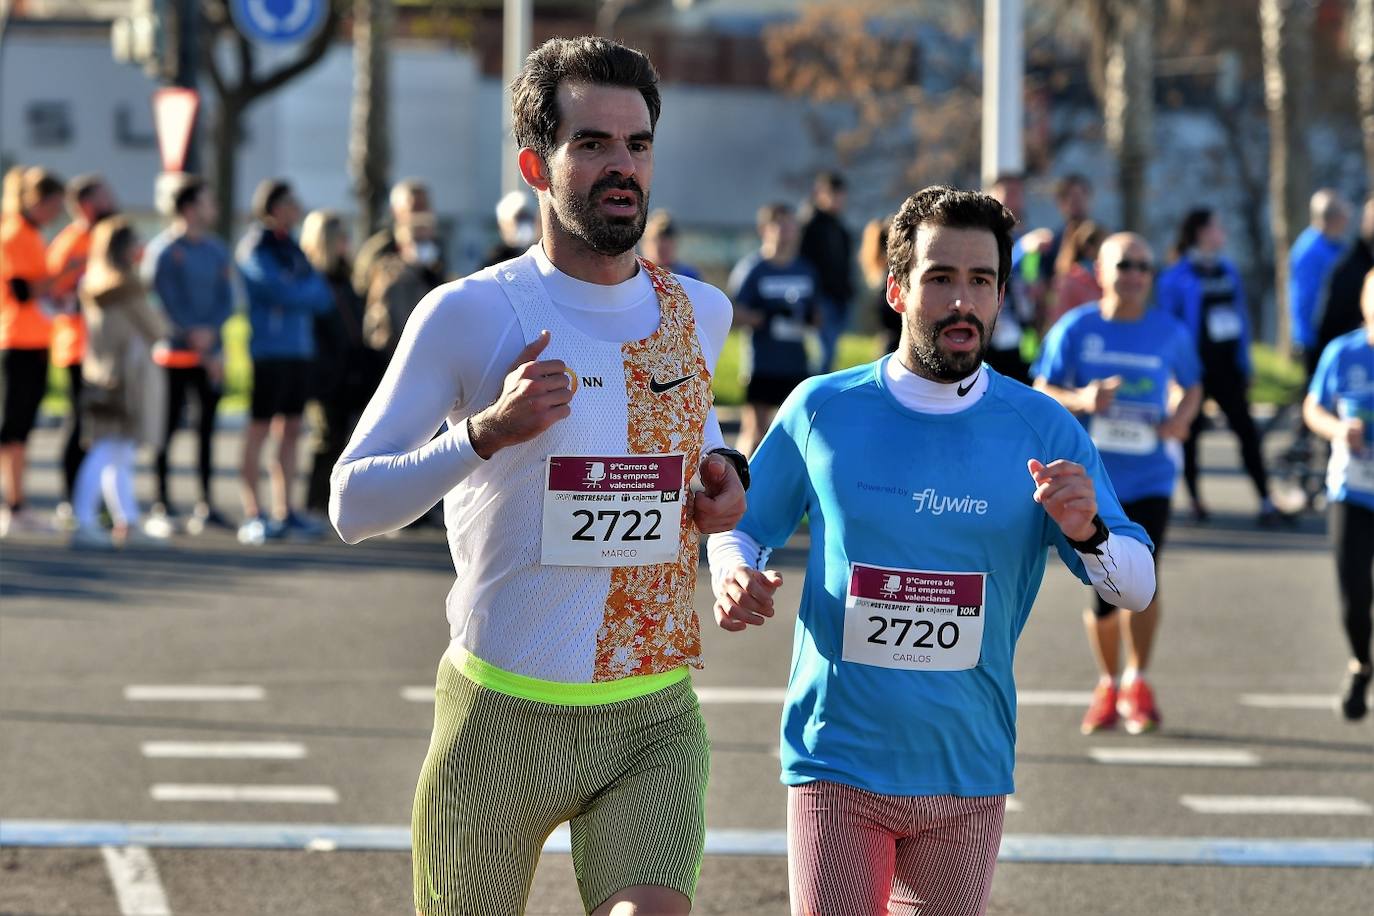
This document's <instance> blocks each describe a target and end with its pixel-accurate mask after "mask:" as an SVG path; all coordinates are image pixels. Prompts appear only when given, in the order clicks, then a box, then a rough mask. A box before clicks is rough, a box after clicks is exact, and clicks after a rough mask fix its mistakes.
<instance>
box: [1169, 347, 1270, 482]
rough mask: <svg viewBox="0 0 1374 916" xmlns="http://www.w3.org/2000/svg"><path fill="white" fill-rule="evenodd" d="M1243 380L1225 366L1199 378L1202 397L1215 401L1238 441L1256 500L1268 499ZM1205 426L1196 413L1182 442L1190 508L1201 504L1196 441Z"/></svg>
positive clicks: (1237, 371)
mask: <svg viewBox="0 0 1374 916" xmlns="http://www.w3.org/2000/svg"><path fill="white" fill-rule="evenodd" d="M1246 386H1247V382H1246V378H1245V376H1244V375H1243V374H1241V371H1240V370H1239V369H1236V368H1234V367H1229V366H1228V367H1225V368H1217V369H1215V370H1214V369H1212V368H1210V367H1209V368H1208V370H1207V371H1206V372H1204V373H1203V376H1202V391H1203V397H1204V398H1211V399H1212V400H1213V401H1216V403H1217V407H1219V408H1221V412H1222V413H1223V414H1224V415H1225V416H1226V425H1228V426H1230V427H1231V432H1233V433H1235V434H1236V438H1238V439H1239V440H1240V457H1241V461H1242V463H1243V464H1244V465H1245V473H1246V474H1247V475H1249V477H1250V481H1251V482H1252V483H1253V484H1254V485H1255V492H1256V493H1258V494H1259V497H1260V499H1268V498H1269V474H1268V472H1266V471H1265V469H1264V456H1263V455H1262V454H1260V435H1259V430H1258V429H1256V428H1255V421H1254V418H1252V417H1251V416H1250V396H1249V392H1248V391H1247V390H1246ZM1205 423H1206V420H1204V419H1203V416H1202V412H1201V411H1198V416H1197V419H1196V420H1194V421H1193V429H1192V432H1191V433H1190V434H1189V436H1188V438H1187V440H1186V441H1185V442H1184V443H1183V482H1184V483H1186V484H1187V485H1188V495H1189V496H1190V497H1192V500H1193V505H1194V506H1199V505H1201V504H1202V497H1201V494H1200V493H1199V492H1198V470H1199V469H1198V463H1197V439H1198V434H1199V433H1201V432H1202V427H1203V425H1204V424H1205Z"/></svg>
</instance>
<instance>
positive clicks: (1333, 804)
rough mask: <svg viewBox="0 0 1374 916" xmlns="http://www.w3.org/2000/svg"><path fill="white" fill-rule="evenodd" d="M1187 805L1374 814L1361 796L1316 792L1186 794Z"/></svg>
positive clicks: (1212, 809)
mask: <svg viewBox="0 0 1374 916" xmlns="http://www.w3.org/2000/svg"><path fill="white" fill-rule="evenodd" d="M1180 801H1182V802H1183V805H1184V807H1186V808H1188V809H1189V810H1191V811H1196V812H1198V813H1199V814H1335V815H1351V816H1356V817H1358V816H1361V815H1367V814H1374V808H1371V807H1370V806H1369V805H1368V804H1367V803H1365V802H1362V801H1360V800H1359V799H1358V798H1340V797H1337V796H1317V795H1184V796H1183V797H1182V798H1181V799H1180Z"/></svg>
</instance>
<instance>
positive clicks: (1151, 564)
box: [1076, 532, 1155, 611]
mask: <svg viewBox="0 0 1374 916" xmlns="http://www.w3.org/2000/svg"><path fill="white" fill-rule="evenodd" d="M1076 552H1077V553H1078V556H1079V558H1080V559H1081V560H1082V561H1083V568H1084V569H1086V570H1087V572H1088V579H1089V580H1091V581H1092V584H1093V588H1095V589H1097V593H1098V594H1099V595H1101V596H1102V600H1103V601H1106V602H1107V603H1108V604H1111V605H1113V606H1115V607H1121V608H1126V609H1127V610H1131V611H1143V610H1145V608H1147V607H1149V606H1150V602H1151V601H1153V600H1154V597H1155V559H1154V555H1153V554H1151V553H1150V548H1148V547H1146V546H1145V545H1144V544H1143V543H1141V542H1140V541H1137V540H1136V539H1135V538H1133V537H1125V536H1123V535H1118V534H1116V533H1115V532H1109V533H1108V535H1107V540H1106V541H1105V542H1104V543H1102V544H1101V545H1099V546H1098V548H1097V550H1096V551H1086V552H1085V551H1082V550H1079V551H1076Z"/></svg>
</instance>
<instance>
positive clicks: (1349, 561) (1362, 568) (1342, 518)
mask: <svg viewBox="0 0 1374 916" xmlns="http://www.w3.org/2000/svg"><path fill="white" fill-rule="evenodd" d="M1327 521H1328V530H1329V531H1330V533H1331V546H1332V548H1333V549H1334V550H1335V553H1336V584H1337V585H1338V586H1339V587H1340V593H1341V623H1343V624H1344V625H1345V636H1346V639H1348V640H1350V654H1351V655H1352V656H1354V658H1355V660H1356V661H1358V662H1359V663H1360V664H1361V665H1363V666H1364V667H1366V668H1368V667H1369V643H1370V606H1371V605H1374V511H1370V510H1369V509H1366V508H1365V507H1363V506H1356V505H1353V504H1352V503H1348V502H1333V503H1332V504H1331V507H1330V509H1329V511H1328V515H1327Z"/></svg>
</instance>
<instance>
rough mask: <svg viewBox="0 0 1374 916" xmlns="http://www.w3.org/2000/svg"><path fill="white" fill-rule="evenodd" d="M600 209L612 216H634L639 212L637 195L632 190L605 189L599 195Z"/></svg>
mask: <svg viewBox="0 0 1374 916" xmlns="http://www.w3.org/2000/svg"><path fill="white" fill-rule="evenodd" d="M600 203H601V209H602V210H604V211H606V212H607V213H609V214H611V215H612V216H635V215H636V214H638V213H639V196H638V195H637V194H635V192H634V191H619V190H617V191H607V192H606V193H605V194H602V195H601V199H600Z"/></svg>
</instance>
